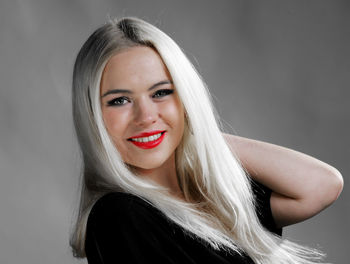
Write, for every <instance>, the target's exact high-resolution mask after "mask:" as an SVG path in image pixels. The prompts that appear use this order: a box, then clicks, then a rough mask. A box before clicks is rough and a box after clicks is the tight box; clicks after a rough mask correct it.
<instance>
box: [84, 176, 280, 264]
mask: <svg viewBox="0 0 350 264" xmlns="http://www.w3.org/2000/svg"><path fill="white" fill-rule="evenodd" d="M252 186H253V191H254V194H255V198H256V201H257V208H256V209H257V214H258V217H259V220H260V222H261V223H262V225H263V226H264V227H265V228H267V229H268V230H270V231H271V232H274V233H276V234H279V235H281V234H282V229H278V228H276V225H275V222H274V220H273V218H272V213H271V209H270V196H271V191H270V190H269V189H268V188H266V187H265V186H263V185H261V184H258V183H256V182H254V183H253V185H252ZM85 252H86V256H87V260H88V263H89V264H102V263H103V264H109V263H165V264H167V263H174V264H175V263H181V264H187V263H191V264H195V263H224V264H226V263H227V264H228V263H237V264H239V263H253V261H252V260H251V259H250V258H249V257H248V256H245V255H243V256H241V255H239V254H237V253H232V254H229V253H226V252H224V251H220V250H215V249H213V248H212V247H210V246H209V245H207V244H206V243H205V242H203V241H201V240H200V239H198V238H195V237H193V235H192V236H191V235H190V234H188V233H186V232H184V231H183V229H182V228H181V227H179V226H178V225H177V224H175V223H173V222H172V221H171V220H168V219H167V218H166V217H165V216H164V215H163V213H162V212H161V211H159V210H158V209H156V208H155V207H153V206H152V205H150V204H149V203H147V202H146V201H144V200H142V199H141V198H139V197H137V196H134V195H132V194H126V193H120V192H114V193H109V194H106V195H104V196H103V197H101V198H100V199H99V200H98V201H97V202H96V203H95V205H94V206H93V208H92V210H91V212H90V215H89V218H88V223H87V231H86V243H85Z"/></svg>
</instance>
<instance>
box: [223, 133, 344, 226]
mask: <svg viewBox="0 0 350 264" xmlns="http://www.w3.org/2000/svg"><path fill="white" fill-rule="evenodd" d="M224 138H225V140H226V142H227V143H228V145H229V146H230V147H231V150H232V151H233V152H234V153H235V155H236V156H237V158H238V159H239V160H240V161H241V163H242V166H243V167H244V168H245V169H246V170H247V172H248V173H249V174H250V176H251V177H252V178H253V179H255V180H257V181H258V182H260V183H262V184H264V185H265V186H267V187H268V188H270V189H271V190H272V194H271V210H272V215H273V217H274V219H275V222H276V224H277V226H278V227H283V226H287V225H291V224H295V223H298V222H301V221H303V220H306V219H308V218H310V217H312V216H314V215H316V214H317V213H319V212H320V211H322V210H323V209H325V208H326V207H328V206H329V205H330V204H332V203H333V202H334V201H335V200H336V199H337V198H338V196H339V195H340V193H341V191H342V189H343V178H342V176H341V174H340V173H339V171H338V170H337V169H335V168H334V167H332V166H330V165H328V164H326V163H324V162H322V161H320V160H317V159H315V158H313V157H311V156H308V155H306V154H303V153H301V152H297V151H294V150H291V149H288V148H284V147H281V146H277V145H273V144H270V143H265V142H261V141H257V140H252V139H247V138H243V137H238V136H234V135H228V134H224Z"/></svg>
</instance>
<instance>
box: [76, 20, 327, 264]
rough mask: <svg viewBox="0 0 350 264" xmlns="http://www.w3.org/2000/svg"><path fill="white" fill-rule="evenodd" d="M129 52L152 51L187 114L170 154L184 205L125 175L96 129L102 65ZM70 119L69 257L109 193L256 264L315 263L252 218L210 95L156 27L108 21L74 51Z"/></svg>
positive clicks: (314, 256)
mask: <svg viewBox="0 0 350 264" xmlns="http://www.w3.org/2000/svg"><path fill="white" fill-rule="evenodd" d="M135 46H148V47H152V48H154V49H155V50H156V51H157V52H158V53H159V55H160V56H161V58H162V60H163V62H164V64H165V65H166V67H167V69H168V71H169V73H170V75H171V77H172V80H173V83H174V85H175V87H176V90H177V93H178V95H179V97H180V100H181V102H182V104H183V106H184V109H185V112H186V122H185V131H184V135H183V137H182V141H181V143H180V145H179V146H178V147H177V149H176V153H175V154H176V155H175V156H176V159H175V161H176V170H177V177H178V180H179V184H180V188H181V189H182V191H183V194H184V196H185V199H186V201H188V202H183V201H180V200H178V199H177V198H175V197H173V196H171V195H170V194H169V191H168V190H167V189H166V188H164V187H162V186H160V185H157V184H155V183H154V182H151V181H149V180H147V179H144V178H141V177H138V176H137V175H135V174H134V173H132V172H131V171H130V170H129V169H128V166H127V165H126V164H125V163H124V162H123V160H122V159H121V156H120V154H119V152H118V151H117V149H116V148H115V146H114V144H113V142H112V140H111V138H110V136H109V134H108V132H107V130H106V128H105V125H104V123H103V119H102V113H101V105H100V81H101V76H102V72H103V70H104V67H105V65H106V63H107V62H108V60H109V59H110V58H111V57H112V56H113V55H115V54H117V53H118V52H120V51H122V50H125V49H128V48H132V47H135ZM72 97H73V118H74V125H75V129H76V134H77V138H78V141H79V145H80V148H81V153H82V159H83V165H84V167H83V177H82V184H81V198H80V207H79V213H78V215H77V222H76V225H75V229H74V231H73V233H72V236H71V246H72V248H73V253H74V255H75V256H76V257H85V250H84V247H85V233H86V224H87V219H88V215H89V213H90V210H91V208H92V206H93V205H94V203H95V202H96V201H97V200H98V199H99V198H100V197H101V196H102V195H104V194H106V193H108V192H113V191H121V192H127V193H132V194H134V195H136V196H138V197H140V198H141V199H144V200H145V201H147V202H150V203H151V204H152V205H154V206H155V207H156V208H158V209H159V210H160V211H162V212H163V213H164V214H165V215H166V216H167V217H168V218H169V219H170V220H172V221H173V222H175V223H176V224H178V225H179V226H181V227H182V228H183V229H184V230H185V231H186V232H187V233H188V234H189V235H192V236H194V237H198V238H201V239H203V240H204V241H206V242H207V243H208V244H209V245H210V246H212V247H213V248H214V249H220V250H226V251H231V252H232V251H234V252H237V253H239V254H242V252H244V253H246V254H248V255H249V256H250V257H251V258H252V259H253V260H254V262H255V263H258V264H271V263H272V264H273V263H303V264H306V263H307V264H311V263H319V261H320V260H321V259H322V257H323V255H322V254H321V253H319V252H318V251H316V250H314V249H311V248H307V247H304V246H300V245H298V244H295V243H293V242H290V241H288V240H283V239H281V238H280V237H279V236H276V235H274V234H272V233H270V232H268V231H267V230H265V229H264V228H263V227H262V226H261V224H260V223H259V220H258V218H257V215H256V212H255V209H254V208H255V206H254V199H253V194H252V190H251V187H250V179H249V177H248V176H247V175H246V174H245V172H244V169H243V168H242V166H241V165H240V162H239V160H238V159H237V158H235V156H234V155H233V154H232V151H231V150H230V148H229V146H228V145H227V144H226V142H225V140H224V138H223V136H222V133H221V130H220V127H219V121H218V120H219V119H218V118H217V117H216V116H215V114H214V107H213V105H212V103H211V98H210V93H209V92H208V89H207V87H206V85H205V84H204V82H203V81H202V79H201V77H200V76H199V74H198V73H197V71H196V70H195V68H194V67H193V65H192V64H191V62H190V61H189V60H188V59H187V57H186V56H185V54H184V53H183V52H182V50H181V49H180V48H179V46H178V45H177V44H176V43H175V42H174V41H173V40H172V39H171V38H170V37H169V36H167V35H166V34H165V33H164V32H162V31H161V30H159V29H158V28H156V27H155V26H153V25H151V24H149V23H147V22H145V21H143V20H140V19H137V18H131V17H127V18H123V19H120V20H117V19H111V20H110V21H109V22H108V23H106V24H105V25H103V26H102V27H100V28H98V29H97V30H96V31H95V32H94V33H93V34H92V35H91V36H90V37H89V38H88V40H87V41H86V42H85V43H84V45H83V47H82V48H81V50H80V52H79V54H78V56H77V59H76V62H75V65H74V73H73V93H72Z"/></svg>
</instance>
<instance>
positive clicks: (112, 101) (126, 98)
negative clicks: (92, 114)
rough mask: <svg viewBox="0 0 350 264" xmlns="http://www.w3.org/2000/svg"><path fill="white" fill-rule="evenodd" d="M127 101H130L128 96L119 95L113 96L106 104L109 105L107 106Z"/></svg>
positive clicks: (119, 104) (123, 103) (122, 103)
mask: <svg viewBox="0 0 350 264" xmlns="http://www.w3.org/2000/svg"><path fill="white" fill-rule="evenodd" d="M128 102H130V99H129V98H128V97H125V96H121V97H118V98H115V99H113V100H111V101H108V102H107V105H109V106H122V105H125V104H126V103H128Z"/></svg>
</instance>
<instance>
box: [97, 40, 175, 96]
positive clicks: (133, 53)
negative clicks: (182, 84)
mask: <svg viewBox="0 0 350 264" xmlns="http://www.w3.org/2000/svg"><path fill="white" fill-rule="evenodd" d="M170 79H171V78H170V74H169V72H168V70H167V68H166V66H165V65H164V63H163V61H162V59H161V57H160V56H159V54H158V53H157V52H156V51H155V50H154V49H152V48H150V47H146V46H137V47H132V48H128V49H126V50H123V51H121V52H119V53H117V54H115V55H114V56H112V57H111V59H110V60H109V61H108V62H107V64H106V66H105V69H104V71H103V75H102V81H101V91H105V90H106V89H107V90H108V89H111V88H125V89H131V88H133V87H134V86H135V87H136V86H137V87H140V85H142V86H150V85H153V84H154V83H156V82H159V81H163V80H170ZM116 86H118V87H116ZM119 86H123V87H119Z"/></svg>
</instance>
